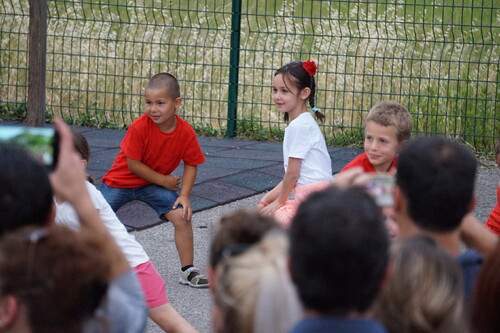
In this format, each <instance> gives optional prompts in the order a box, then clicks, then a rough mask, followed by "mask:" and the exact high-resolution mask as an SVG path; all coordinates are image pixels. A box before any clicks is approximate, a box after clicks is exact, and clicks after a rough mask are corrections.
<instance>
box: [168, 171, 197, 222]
mask: <svg viewBox="0 0 500 333" xmlns="http://www.w3.org/2000/svg"><path fill="white" fill-rule="evenodd" d="M197 171H198V167H197V166H196V165H188V164H184V173H183V175H182V187H181V193H180V194H179V197H178V198H177V200H175V202H174V209H175V208H177V205H181V206H182V217H183V218H185V219H186V220H188V221H191V218H192V217H193V209H192V207H191V201H190V200H189V196H190V195H191V190H192V189H193V185H194V180H195V179H196V173H197Z"/></svg>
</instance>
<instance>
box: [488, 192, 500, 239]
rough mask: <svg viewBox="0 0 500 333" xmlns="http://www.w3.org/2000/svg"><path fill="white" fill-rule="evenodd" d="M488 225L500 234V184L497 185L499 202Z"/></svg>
mask: <svg viewBox="0 0 500 333" xmlns="http://www.w3.org/2000/svg"><path fill="white" fill-rule="evenodd" d="M486 226H487V227H488V228H490V230H491V231H493V232H494V233H495V234H497V235H498V236H500V185H498V187H497V204H496V205H495V207H493V210H492V211H491V213H490V217H489V218H488V221H486Z"/></svg>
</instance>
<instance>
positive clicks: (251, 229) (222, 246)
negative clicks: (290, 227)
mask: <svg viewBox="0 0 500 333" xmlns="http://www.w3.org/2000/svg"><path fill="white" fill-rule="evenodd" d="M277 228H279V227H278V224H277V223H276V221H275V220H274V219H273V218H271V217H269V216H263V215H261V214H259V213H258V212H256V211H248V210H243V209H239V210H236V211H234V212H232V213H230V214H228V215H225V216H223V217H222V218H221V219H220V220H219V223H218V224H217V225H216V229H215V231H214V235H213V237H212V242H211V246H210V266H212V267H215V266H217V264H218V263H219V261H220V260H221V259H222V253H223V252H224V250H226V249H228V248H231V247H234V246H247V247H249V246H250V245H253V244H256V243H257V242H259V241H260V240H261V239H262V237H263V236H264V235H265V234H266V233H267V232H268V231H270V230H272V229H277Z"/></svg>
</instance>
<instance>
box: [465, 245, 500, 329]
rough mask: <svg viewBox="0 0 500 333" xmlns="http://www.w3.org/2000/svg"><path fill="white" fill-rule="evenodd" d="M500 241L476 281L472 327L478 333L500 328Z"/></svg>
mask: <svg viewBox="0 0 500 333" xmlns="http://www.w3.org/2000/svg"><path fill="white" fill-rule="evenodd" d="M498 309H500V241H498V242H497V246H496V247H495V249H494V250H493V252H492V253H490V254H489V256H488V257H487V258H486V260H485V261H484V263H483V266H482V268H481V270H480V271H479V274H478V276H477V279H476V286H475V289H474V293H473V297H472V308H471V315H472V327H473V328H474V329H475V331H476V332H481V333H494V332H498V328H499V327H500V316H498Z"/></svg>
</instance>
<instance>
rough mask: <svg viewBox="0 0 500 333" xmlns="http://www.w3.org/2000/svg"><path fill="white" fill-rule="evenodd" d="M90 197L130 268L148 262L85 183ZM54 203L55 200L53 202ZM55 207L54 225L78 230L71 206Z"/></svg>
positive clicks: (132, 238)
mask: <svg viewBox="0 0 500 333" xmlns="http://www.w3.org/2000/svg"><path fill="white" fill-rule="evenodd" d="M86 184H87V189H88V191H89V194H90V197H91V199H92V201H93V202H94V206H95V207H96V208H97V210H98V211H99V216H100V217H101V219H102V220H103V222H104V225H105V226H106V228H108V231H109V233H110V234H111V236H113V238H114V239H115V241H116V243H117V244H118V246H119V247H120V248H121V250H122V252H123V254H124V255H125V257H126V258H127V261H128V263H129V265H130V266H131V267H136V266H138V265H140V264H143V263H145V262H147V261H148V260H149V257H148V255H147V254H146V251H144V249H143V248H142V246H141V244H139V242H137V241H136V239H135V237H134V236H132V235H131V234H129V233H128V232H127V229H125V226H124V225H123V224H122V223H121V222H120V220H119V219H118V217H117V216H116V214H115V212H113V210H112V209H111V207H110V206H109V204H108V202H107V201H106V199H104V197H103V196H102V194H101V192H100V191H99V190H98V189H97V188H96V187H95V186H94V185H92V184H91V183H89V182H86ZM54 202H55V200H54ZM55 204H56V207H57V214H56V223H57V224H61V225H65V226H67V227H69V228H71V229H73V230H77V229H78V228H80V222H79V219H78V215H77V214H76V211H75V209H74V208H73V206H72V205H71V204H70V203H69V202H67V201H65V202H63V203H61V204H58V203H57V202H56V203H55Z"/></svg>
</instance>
